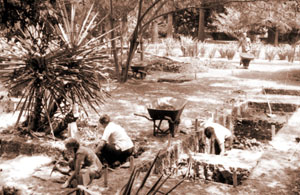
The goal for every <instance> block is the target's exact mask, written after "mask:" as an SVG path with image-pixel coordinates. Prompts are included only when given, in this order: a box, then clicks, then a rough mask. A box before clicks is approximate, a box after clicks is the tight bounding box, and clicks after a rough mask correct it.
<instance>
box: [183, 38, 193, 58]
mask: <svg viewBox="0 0 300 195" xmlns="http://www.w3.org/2000/svg"><path fill="white" fill-rule="evenodd" d="M180 43H181V47H180V48H181V50H182V53H183V56H193V57H194V56H196V55H197V41H196V42H195V41H194V40H193V38H192V37H185V36H181V37H180Z"/></svg>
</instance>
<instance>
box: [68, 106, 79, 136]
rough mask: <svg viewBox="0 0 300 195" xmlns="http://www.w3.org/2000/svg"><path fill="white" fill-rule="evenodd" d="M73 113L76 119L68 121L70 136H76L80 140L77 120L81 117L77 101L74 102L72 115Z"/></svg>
mask: <svg viewBox="0 0 300 195" xmlns="http://www.w3.org/2000/svg"><path fill="white" fill-rule="evenodd" d="M72 114H73V118H74V120H72V121H71V122H70V123H68V137H72V138H75V139H77V140H78V141H79V140H80V135H79V132H78V128H77V122H76V121H77V119H78V117H79V109H78V104H77V103H73V105H72V110H71V112H70V115H72Z"/></svg>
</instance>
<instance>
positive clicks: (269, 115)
mask: <svg viewBox="0 0 300 195" xmlns="http://www.w3.org/2000/svg"><path fill="white" fill-rule="evenodd" d="M264 94H265V96H266V98H267V103H268V107H269V111H270V114H268V113H266V115H267V116H268V117H270V118H273V117H275V116H276V115H275V114H272V108H271V104H270V101H269V98H268V96H267V93H266V90H264Z"/></svg>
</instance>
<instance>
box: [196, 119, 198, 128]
mask: <svg viewBox="0 0 300 195" xmlns="http://www.w3.org/2000/svg"><path fill="white" fill-rule="evenodd" d="M195 131H198V119H196V120H195Z"/></svg>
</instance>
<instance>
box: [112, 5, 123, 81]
mask: <svg viewBox="0 0 300 195" xmlns="http://www.w3.org/2000/svg"><path fill="white" fill-rule="evenodd" d="M110 27H111V29H114V18H113V5H112V0H110ZM110 35H111V47H112V52H113V56H114V62H115V70H116V76H117V78H118V81H121V77H120V67H119V60H118V53H117V48H116V41H115V39H114V38H115V32H114V31H113V30H112V31H111V33H110Z"/></svg>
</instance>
